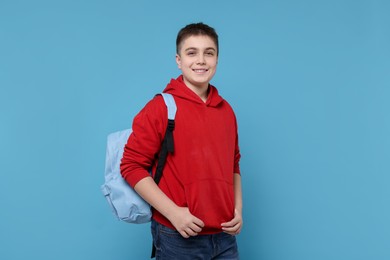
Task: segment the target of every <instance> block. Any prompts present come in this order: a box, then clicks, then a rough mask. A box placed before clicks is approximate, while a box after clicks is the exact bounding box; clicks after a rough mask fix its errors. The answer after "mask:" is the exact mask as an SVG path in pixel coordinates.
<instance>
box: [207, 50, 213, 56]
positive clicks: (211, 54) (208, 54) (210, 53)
mask: <svg viewBox="0 0 390 260" xmlns="http://www.w3.org/2000/svg"><path fill="white" fill-rule="evenodd" d="M206 55H207V56H214V52H212V51H209V52H206Z"/></svg>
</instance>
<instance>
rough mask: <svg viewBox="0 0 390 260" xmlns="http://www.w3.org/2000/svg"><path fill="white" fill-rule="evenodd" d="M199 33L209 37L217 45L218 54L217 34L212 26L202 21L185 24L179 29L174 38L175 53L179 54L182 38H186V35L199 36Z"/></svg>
mask: <svg viewBox="0 0 390 260" xmlns="http://www.w3.org/2000/svg"><path fill="white" fill-rule="evenodd" d="M199 35H201V36H208V37H210V38H211V39H212V40H213V42H214V43H215V46H217V54H218V52H219V45H218V34H217V33H216V31H215V30H214V28H212V27H210V26H208V25H207V24H204V23H192V24H189V25H187V26H185V27H184V28H182V29H181V30H180V31H179V33H178V34H177V38H176V53H177V54H178V55H179V54H180V50H181V47H182V45H183V42H184V40H186V39H187V38H188V37H191V36H199Z"/></svg>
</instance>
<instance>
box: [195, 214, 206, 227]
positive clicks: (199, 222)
mask: <svg viewBox="0 0 390 260" xmlns="http://www.w3.org/2000/svg"><path fill="white" fill-rule="evenodd" d="M193 223H194V224H195V225H197V226H198V227H200V228H203V227H204V222H203V221H202V220H200V219H198V218H197V217H195V216H194V221H193Z"/></svg>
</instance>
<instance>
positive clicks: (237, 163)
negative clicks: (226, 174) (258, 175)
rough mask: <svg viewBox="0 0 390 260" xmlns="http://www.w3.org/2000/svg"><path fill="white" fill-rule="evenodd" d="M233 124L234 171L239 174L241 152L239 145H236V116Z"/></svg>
mask: <svg viewBox="0 0 390 260" xmlns="http://www.w3.org/2000/svg"><path fill="white" fill-rule="evenodd" d="M235 126H236V147H235V150H234V173H238V174H241V171H240V159H241V153H240V147H239V145H238V126H237V119H236V118H235Z"/></svg>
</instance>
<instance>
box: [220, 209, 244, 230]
mask: <svg viewBox="0 0 390 260" xmlns="http://www.w3.org/2000/svg"><path fill="white" fill-rule="evenodd" d="M242 224H243V221H242V213H241V211H240V210H237V209H235V210H234V218H233V219H232V220H230V221H229V222H225V223H222V224H221V226H222V230H223V232H225V233H228V234H230V235H232V236H234V235H238V234H239V233H240V231H241V228H242Z"/></svg>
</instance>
